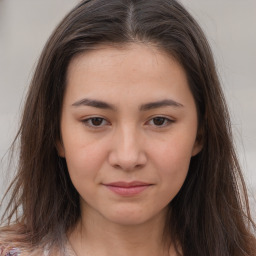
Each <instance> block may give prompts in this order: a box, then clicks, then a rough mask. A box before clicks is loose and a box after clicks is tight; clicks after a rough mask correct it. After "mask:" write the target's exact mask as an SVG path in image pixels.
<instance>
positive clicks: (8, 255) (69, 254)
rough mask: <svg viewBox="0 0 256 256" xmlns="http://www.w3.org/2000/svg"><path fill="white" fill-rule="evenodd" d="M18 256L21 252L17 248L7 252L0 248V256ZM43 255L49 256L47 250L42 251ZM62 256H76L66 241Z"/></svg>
mask: <svg viewBox="0 0 256 256" xmlns="http://www.w3.org/2000/svg"><path fill="white" fill-rule="evenodd" d="M3 253H4V254H3ZM20 255H21V250H20V249H18V248H12V249H11V250H9V251H8V252H4V249H3V248H1V247H0V256H20ZM43 255H44V256H49V252H48V250H44V252H43ZM64 256H76V254H75V252H74V250H73V249H72V247H71V245H70V243H69V242H68V241H67V243H66V246H65V253H64Z"/></svg>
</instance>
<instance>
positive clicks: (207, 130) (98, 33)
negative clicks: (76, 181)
mask: <svg viewBox="0 0 256 256" xmlns="http://www.w3.org/2000/svg"><path fill="white" fill-rule="evenodd" d="M138 42H139V43H151V44H153V45H154V46H155V47H158V48H159V49H161V50H162V51H164V52H165V53H166V54H169V55H171V56H173V57H175V59H176V60H177V61H178V62H179V63H180V64H181V65H182V66H183V68H184V70H185V72H186V75H187V78H188V81H189V86H190V89H191V92H192V94H193V96H194V99H195V101H196V105H197V111H198V117H199V129H198V140H201V142H202V143H203V149H202V151H201V152H200V153H199V154H198V155H196V156H195V157H193V158H192V159H191V163H190V167H189V171H188V175H187V177H186V180H185V182H184V185H183V186H182V188H181V190H180V191H179V193H178V194H177V196H176V197H175V198H174V199H173V200H172V201H171V202H170V204H169V214H168V218H167V220H166V229H165V232H164V234H165V235H166V236H169V237H170V238H171V240H172V241H173V242H174V243H175V245H176V248H177V252H178V251H179V249H178V248H180V253H181V254H182V255H184V256H193V255H195V256H205V255H208V256H230V255H232V256H242V255H253V253H256V252H255V247H253V246H254V242H255V240H254V237H253V234H252V230H251V229H252V228H253V229H255V225H254V223H253V220H252V218H251V216H250V210H249V204H248V197H247V192H246V186H245V183H244V180H243V177H242V174H241V170H240V167H239V163H238V161H237V157H236V154H235V151H234V147H233V142H232V135H231V127H230V119H229V115H228V111H227V107H226V103H225V99H224V97H223V93H222V90H221V88H220V83H219V80H218V76H217V74H216V69H215V64H214V60H213V57H212V53H211V50H210V47H209V44H208V42H207V40H206V38H205V36H204V33H203V32H202V30H201V29H200V27H199V25H198V24H197V22H196V21H195V20H194V19H193V17H191V15H190V14H189V13H188V12H187V11H186V10H185V9H184V7H182V6H181V5H180V4H179V3H178V2H177V1H175V0H85V1H82V2H81V3H79V4H78V5H77V6H76V7H75V8H74V9H73V10H72V11H71V12H70V13H69V14H68V15H67V16H66V17H65V18H64V19H63V21H62V22H61V23H60V25H59V26H58V27H57V28H56V30H55V31H54V32H53V34H52V36H51V37H50V39H49V40H48V42H47V44H46V46H45V48H44V50H43V52H42V55H41V58H40V60H39V62H38V65H37V68H36V71H35V74H34V77H33V79H32V82H31V85H30V89H29V92H28V96H27V100H26V104H25V108H24V112H23V117H22V122H21V126H20V130H19V133H18V138H19V142H20V158H19V166H18V172H17V175H16V178H15V179H14V181H13V183H12V186H11V187H10V189H9V192H10V191H12V194H11V199H10V201H9V204H8V207H7V209H6V212H5V215H4V217H3V219H2V221H3V223H4V220H5V219H6V220H7V221H8V225H9V226H6V227H4V228H2V231H1V232H0V233H1V234H6V233H12V230H14V231H15V232H14V233H15V235H16V237H17V238H16V240H17V242H20V243H23V244H27V245H29V246H30V247H31V248H35V247H36V246H43V245H45V244H48V245H52V246H61V243H62V242H63V239H64V236H65V233H66V232H68V231H70V230H71V229H72V228H73V227H74V226H75V224H76V222H77V220H78V218H79V217H80V208H79V195H78V192H77V191H76V190H75V188H74V187H73V185H72V182H71V180H70V178H69V175H68V170H67V166H66V162H65V159H63V158H60V157H59V156H58V153H57V150H56V142H57V141H58V140H60V137H61V136H60V115H61V108H62V100H63V94H64V91H65V84H66V71H67V67H68V65H69V63H70V61H71V59H72V58H74V56H76V55H78V54H81V53H83V52H85V51H90V50H92V49H96V48H97V46H99V45H103V44H111V45H117V46H118V45H125V44H129V43H138ZM20 207H21V208H22V213H21V214H19V208H20ZM11 220H12V221H14V223H16V224H15V225H14V226H12V225H11ZM2 237H3V235H0V239H2ZM3 240H4V238H3ZM7 240H8V239H6V240H5V241H6V243H7V242H8V241H7Z"/></svg>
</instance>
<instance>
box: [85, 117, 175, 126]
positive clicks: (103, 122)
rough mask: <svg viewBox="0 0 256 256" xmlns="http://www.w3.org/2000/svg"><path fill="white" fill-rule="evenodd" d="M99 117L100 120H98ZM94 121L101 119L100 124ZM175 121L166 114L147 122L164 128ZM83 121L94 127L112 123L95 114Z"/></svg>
mask: <svg viewBox="0 0 256 256" xmlns="http://www.w3.org/2000/svg"><path fill="white" fill-rule="evenodd" d="M97 119H98V120H97ZM157 119H158V121H162V122H163V123H162V124H160V125H156V124H154V121H157ZM94 121H100V123H99V125H95V124H93V122H94ZM151 122H153V124H150V123H151ZM174 122H175V121H174V120H172V119H170V118H167V117H164V116H155V117H152V118H150V119H149V120H148V121H147V122H146V124H147V125H152V126H155V127H156V128H163V127H166V126H168V125H170V124H172V123H174ZM82 123H83V124H84V125H86V126H88V127H90V128H92V129H99V128H102V127H104V126H106V125H110V122H108V121H107V120H106V119H105V118H103V117H99V116H95V117H90V118H86V119H84V120H82Z"/></svg>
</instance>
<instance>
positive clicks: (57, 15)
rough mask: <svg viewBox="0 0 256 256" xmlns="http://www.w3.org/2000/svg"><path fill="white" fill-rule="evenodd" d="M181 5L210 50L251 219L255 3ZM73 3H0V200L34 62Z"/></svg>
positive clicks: (202, 0) (192, 1)
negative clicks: (227, 109)
mask: <svg viewBox="0 0 256 256" xmlns="http://www.w3.org/2000/svg"><path fill="white" fill-rule="evenodd" d="M181 2H182V3H183V4H184V5H185V6H186V7H187V8H188V10H189V11H190V12H191V13H192V14H193V15H194V17H195V18H196V19H197V20H198V22H199V23H200V24H201V26H202V28H203V30H204V31H205V32H206V35H207V37H208V39H209V41H210V44H211V46H212V49H213V51H214V55H215V60H216V64H217V67H218V72H219V74H220V78H221V81H222V84H223V88H224V92H225V94H226V97H227V100H228V104H229V107H230V111H231V117H232V128H233V132H234V138H235V144H236V148H237V152H238V154H239V158H240V161H241V164H242V167H243V171H244V175H245V179H246V182H247V185H248V187H249V196H250V200H251V202H252V206H253V208H254V209H253V211H254V212H253V215H254V217H255V216H256V214H255V199H253V197H254V198H255V197H256V196H255V195H256V114H255V113H256V86H255V81H256V29H255V27H256V1H255V0H215V1H212V0H182V1H181ZM76 3H78V0H41V1H40V0H0V158H1V159H2V161H1V162H0V198H1V197H2V195H3V192H4V190H5V189H6V187H7V183H8V181H9V180H10V179H11V178H12V176H13V174H12V171H11V170H12V169H13V167H12V168H11V167H8V166H7V160H8V156H7V154H6V152H7V150H8V147H9V146H10V144H11V142H12V140H13V138H14V136H15V132H16V130H17V127H18V122H19V119H20V110H21V109H22V104H23V102H24V97H25V95H26V91H27V88H28V85H29V81H30V78H31V76H32V73H33V70H34V68H35V63H36V61H37V59H38V57H39V55H40V52H41V50H42V48H43V46H44V44H45V42H46V40H47V38H48V37H49V35H50V33H51V31H52V30H53V29H54V27H55V26H56V25H57V24H58V23H59V21H60V20H61V18H62V17H63V16H64V15H65V14H66V13H67V11H68V10H70V9H71V8H72V7H73V6H74V5H75V4H76ZM14 166H15V163H14ZM6 174H8V175H6ZM2 208H3V207H1V209H0V213H1V212H2Z"/></svg>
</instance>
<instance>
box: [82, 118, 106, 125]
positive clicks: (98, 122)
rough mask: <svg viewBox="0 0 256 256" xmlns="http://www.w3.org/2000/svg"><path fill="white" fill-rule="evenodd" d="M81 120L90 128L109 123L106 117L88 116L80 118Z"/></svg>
mask: <svg viewBox="0 0 256 256" xmlns="http://www.w3.org/2000/svg"><path fill="white" fill-rule="evenodd" d="M82 122H83V123H84V124H85V125H86V126H89V127H92V128H97V127H102V126H105V125H108V124H109V122H108V121H107V120H106V119H104V118H103V117H90V118H87V119H84V120H82Z"/></svg>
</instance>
